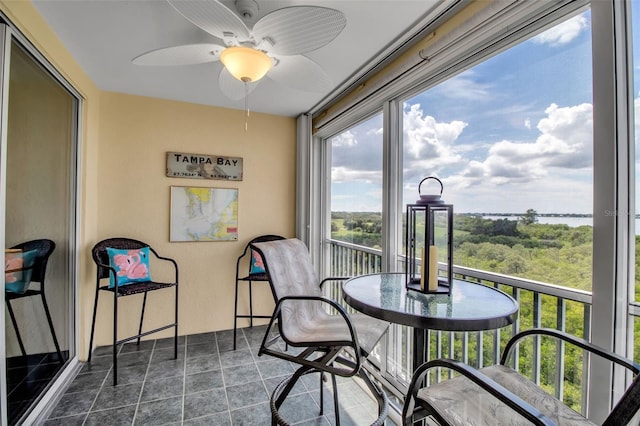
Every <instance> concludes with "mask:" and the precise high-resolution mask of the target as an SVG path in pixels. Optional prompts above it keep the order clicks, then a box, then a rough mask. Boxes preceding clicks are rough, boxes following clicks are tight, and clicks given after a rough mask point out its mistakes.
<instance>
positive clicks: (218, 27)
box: [167, 0, 250, 39]
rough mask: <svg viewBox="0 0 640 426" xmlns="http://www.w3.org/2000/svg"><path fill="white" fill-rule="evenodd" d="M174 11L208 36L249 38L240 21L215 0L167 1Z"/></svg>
mask: <svg viewBox="0 0 640 426" xmlns="http://www.w3.org/2000/svg"><path fill="white" fill-rule="evenodd" d="M167 1H168V2H169V4H170V5H171V6H173V8H174V9H175V10H177V11H178V12H179V13H180V14H181V15H182V16H184V17H185V18H187V19H188V20H189V21H191V22H192V23H193V24H194V25H196V26H197V27H200V28H202V29H203V30H205V31H206V32H208V33H209V34H212V35H214V36H216V37H218V38H223V37H224V36H225V35H224V33H225V32H231V33H233V34H234V35H235V36H236V37H239V38H241V39H247V38H249V35H250V34H249V30H248V29H247V26H246V25H245V24H244V22H242V19H240V17H239V16H238V15H236V14H235V13H233V11H231V9H229V8H228V7H227V6H225V5H223V4H222V3H220V2H219V1H217V0H198V1H193V0H167Z"/></svg>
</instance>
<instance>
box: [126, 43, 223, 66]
mask: <svg viewBox="0 0 640 426" xmlns="http://www.w3.org/2000/svg"><path fill="white" fill-rule="evenodd" d="M223 50H224V47H223V46H220V45H218V44H212V43H203V44H185V45H183V46H174V47H165V48H164V49H157V50H152V51H151V52H147V53H143V54H142V55H140V56H136V57H135V58H133V59H132V62H133V63H134V64H136V65H158V66H173V65H194V64H204V63H207V62H214V61H217V60H219V59H220V52H222V51H223Z"/></svg>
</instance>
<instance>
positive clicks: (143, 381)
mask: <svg viewBox="0 0 640 426" xmlns="http://www.w3.org/2000/svg"><path fill="white" fill-rule="evenodd" d="M157 342H158V339H153V347H152V348H151V355H150V356H149V362H148V363H147V369H146V370H145V371H144V377H143V378H142V387H141V388H140V395H138V402H137V403H136V411H134V412H133V418H132V419H131V425H134V424H135V422H136V417H137V416H138V408H140V401H141V400H142V392H144V386H145V385H146V384H147V375H148V374H149V369H150V368H151V362H152V361H153V354H154V352H155V349H156V344H157Z"/></svg>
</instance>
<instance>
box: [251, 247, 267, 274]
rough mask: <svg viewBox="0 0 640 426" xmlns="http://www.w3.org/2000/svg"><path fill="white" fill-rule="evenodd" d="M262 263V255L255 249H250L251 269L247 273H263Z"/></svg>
mask: <svg viewBox="0 0 640 426" xmlns="http://www.w3.org/2000/svg"><path fill="white" fill-rule="evenodd" d="M264 273H265V270H264V263H263V261H262V256H260V253H258V252H257V251H255V250H251V269H250V270H249V274H251V275H254V274H264Z"/></svg>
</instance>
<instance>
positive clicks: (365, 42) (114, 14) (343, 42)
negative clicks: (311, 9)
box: [33, 0, 438, 117]
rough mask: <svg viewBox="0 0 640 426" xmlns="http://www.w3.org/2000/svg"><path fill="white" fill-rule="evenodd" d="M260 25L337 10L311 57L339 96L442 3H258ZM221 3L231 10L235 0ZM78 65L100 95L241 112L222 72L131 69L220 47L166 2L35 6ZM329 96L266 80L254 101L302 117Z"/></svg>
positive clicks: (67, 0)
mask: <svg viewBox="0 0 640 426" xmlns="http://www.w3.org/2000/svg"><path fill="white" fill-rule="evenodd" d="M257 1H258V4H259V8H260V9H259V12H258V16H257V19H259V18H260V17H262V16H264V15H265V14H266V13H268V12H270V11H272V10H275V9H280V8H282V7H285V6H291V5H316V6H324V7H330V8H334V9H338V10H340V11H342V12H343V13H344V15H345V16H346V19H347V25H346V27H345V29H344V30H343V31H342V33H341V34H340V35H339V36H338V37H337V38H336V39H334V40H333V41H332V42H331V43H329V44H328V45H327V46H325V47H322V48H320V49H318V50H315V51H313V52H310V53H308V54H306V56H308V57H309V58H311V59H313V60H314V61H315V62H317V63H318V64H319V65H320V66H321V67H322V68H323V69H324V70H325V71H326V73H327V74H328V75H329V77H330V78H331V79H332V83H333V84H334V89H335V88H338V87H340V86H341V85H343V84H344V83H346V82H348V81H350V79H352V77H353V76H354V75H356V74H357V73H358V72H359V71H360V70H362V69H363V68H366V65H367V63H369V62H370V60H371V59H372V58H375V57H376V56H377V55H378V54H379V53H380V52H382V51H383V50H384V48H385V47H387V46H389V45H390V44H391V43H392V42H394V41H396V40H397V39H398V38H399V37H401V36H402V35H403V34H405V33H407V30H408V29H410V28H412V27H413V26H414V24H415V23H416V22H419V21H420V20H421V19H422V18H423V16H425V15H426V14H427V13H428V12H429V10H430V9H431V8H433V7H434V5H435V4H437V3H438V0H331V1H330V0H309V1H306V0H277V1H276V0H257ZM222 3H224V4H226V5H228V6H229V7H230V8H233V2H232V0H224V1H222ZM33 4H34V5H35V7H36V8H37V10H38V11H39V12H40V14H41V15H42V16H43V18H44V19H45V20H46V21H47V22H48V24H49V25H50V26H51V28H52V29H53V31H54V32H55V33H56V34H57V35H58V37H59V38H60V39H61V40H62V42H63V43H64V45H65V46H66V47H67V48H68V49H69V51H70V52H71V54H72V55H73V57H74V58H75V59H76V61H77V62H78V63H79V64H80V66H81V67H82V68H83V69H84V71H85V72H86V73H87V74H88V75H89V77H90V78H91V79H92V80H93V82H94V83H95V84H96V85H97V86H98V87H99V88H100V89H102V90H106V91H113V92H120V93H128V94H134V95H141V96H150V97H156V98H163V99H172V100H178V101H185V102H192V103H198V104H205V105H213V106H220V107H226V108H235V109H244V107H245V105H244V100H239V101H232V100H229V99H227V98H226V97H225V96H224V95H222V93H221V92H220V90H219V89H218V73H219V70H220V67H221V66H222V64H221V63H220V62H213V63H207V64H200V65H186V66H174V67H148V66H139V65H134V64H132V62H131V59H133V58H134V57H136V56H138V55H140V54H142V53H145V52H148V51H151V50H154V49H159V48H163V47H169V46H176V45H182V44H192V43H209V42H212V43H217V42H218V40H217V39H216V38H215V37H213V36H212V35H210V34H208V33H206V32H205V31H203V30H201V29H199V28H198V27H196V26H195V25H193V24H192V23H190V22H189V21H187V20H186V19H185V18H184V17H182V15H180V14H179V13H178V12H176V10H175V9H173V8H172V7H171V6H170V5H169V4H168V3H167V2H165V1H163V0H33ZM332 91H333V89H332V90H331V91H328V92H327V93H310V92H303V91H299V90H294V89H291V88H288V87H286V86H283V85H281V84H279V83H276V82H274V81H272V80H269V79H268V78H265V79H263V80H261V81H260V82H259V84H258V86H257V87H256V89H255V90H254V91H253V92H252V93H251V94H250V95H249V107H250V109H251V110H252V111H257V112H263V113H269V114H276V115H283V116H291V117H293V116H297V115H298V114H300V113H303V112H307V111H309V110H311V109H312V108H313V107H314V106H315V105H317V104H318V103H319V102H320V101H322V100H323V99H324V98H325V97H326V96H327V95H328V94H329V93H331V92H332Z"/></svg>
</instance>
